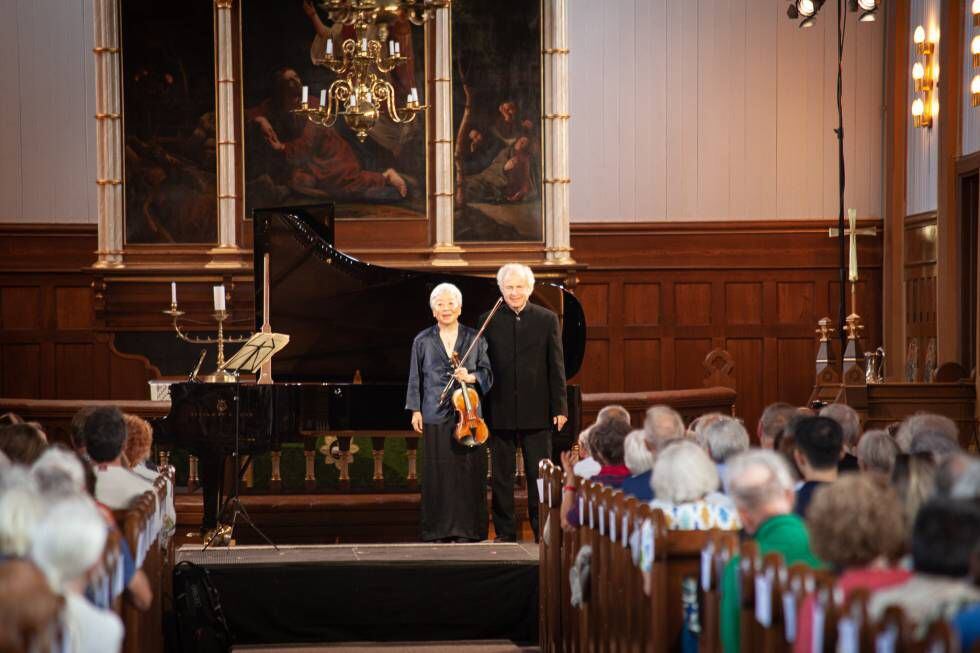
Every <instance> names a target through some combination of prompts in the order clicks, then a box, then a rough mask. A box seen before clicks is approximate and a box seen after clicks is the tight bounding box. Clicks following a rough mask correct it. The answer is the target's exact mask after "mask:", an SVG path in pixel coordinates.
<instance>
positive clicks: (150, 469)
mask: <svg viewBox="0 0 980 653" xmlns="http://www.w3.org/2000/svg"><path fill="white" fill-rule="evenodd" d="M123 423H125V424H126V442H125V444H123V457H124V460H125V462H126V463H127V466H128V467H129V469H131V470H133V472H135V473H136V474H137V475H139V476H142V477H143V478H145V479H146V480H148V481H149V482H151V483H152V482H153V481H155V480H157V476H158V475H159V472H158V471H157V469H156V465H154V464H153V461H152V460H150V453H151V451H152V450H153V428H152V427H151V426H150V424H149V422H147V421H146V420H145V419H143V418H142V417H139V416H137V415H129V414H128V413H124V414H123Z"/></svg>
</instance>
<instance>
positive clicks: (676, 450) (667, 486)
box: [650, 441, 741, 531]
mask: <svg viewBox="0 0 980 653" xmlns="http://www.w3.org/2000/svg"><path fill="white" fill-rule="evenodd" d="M651 482H652V483H653V493H654V496H655V497H656V498H655V499H654V500H653V501H651V502H650V507H652V508H659V509H660V510H662V511H663V513H664V517H666V519H667V526H668V527H669V528H671V529H674V530H683V531H691V530H708V529H710V528H721V529H724V530H736V529H738V528H741V523H740V522H739V519H738V514H737V513H736V512H735V506H734V504H733V503H732V501H731V499H729V498H728V497H726V496H725V495H724V494H721V493H719V492H718V483H719V481H718V470H717V469H716V468H715V464H714V462H712V460H711V459H710V458H708V454H706V453H705V452H704V449H702V448H701V447H699V446H698V445H696V444H694V443H693V442H691V441H681V442H672V443H671V444H669V445H667V446H666V447H664V449H663V450H662V451H660V452H659V453H658V454H657V462H656V463H654V465H653V479H652V481H651Z"/></svg>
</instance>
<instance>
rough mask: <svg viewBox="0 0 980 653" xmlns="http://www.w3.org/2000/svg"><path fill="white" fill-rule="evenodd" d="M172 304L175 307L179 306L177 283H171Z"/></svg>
mask: <svg viewBox="0 0 980 653" xmlns="http://www.w3.org/2000/svg"><path fill="white" fill-rule="evenodd" d="M170 303H171V304H173V305H174V306H176V305H177V282H176V281H171V282H170Z"/></svg>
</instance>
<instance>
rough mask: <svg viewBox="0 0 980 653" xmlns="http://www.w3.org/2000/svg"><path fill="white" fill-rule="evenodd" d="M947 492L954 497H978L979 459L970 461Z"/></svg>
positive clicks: (979, 482)
mask: <svg viewBox="0 0 980 653" xmlns="http://www.w3.org/2000/svg"><path fill="white" fill-rule="evenodd" d="M949 494H950V496H951V497H952V498H954V499H972V500H974V501H976V500H977V499H980V460H977V459H976V458H974V459H973V460H971V461H970V464H969V465H967V467H966V469H965V470H963V473H962V474H960V476H959V478H957V479H956V483H954V484H953V488H952V490H951V491H950V493H949Z"/></svg>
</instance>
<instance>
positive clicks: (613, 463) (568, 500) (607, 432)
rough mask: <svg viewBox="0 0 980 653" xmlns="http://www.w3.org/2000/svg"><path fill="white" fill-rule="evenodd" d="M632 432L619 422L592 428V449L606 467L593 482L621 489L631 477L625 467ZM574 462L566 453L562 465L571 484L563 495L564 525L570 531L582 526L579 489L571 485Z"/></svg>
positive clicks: (566, 478)
mask: <svg viewBox="0 0 980 653" xmlns="http://www.w3.org/2000/svg"><path fill="white" fill-rule="evenodd" d="M629 431H630V427H629V424H626V423H625V422H623V421H621V420H616V419H613V420H607V421H605V422H596V423H595V425H594V426H593V427H592V434H591V435H590V437H589V446H591V447H592V450H593V454H594V455H595V458H596V460H598V461H599V463H600V464H601V465H602V467H601V468H600V469H599V473H598V474H596V475H595V476H593V477H592V481H593V482H596V483H601V484H603V485H608V486H610V487H614V488H618V487H619V486H620V485H622V484H623V481H624V480H625V479H626V477H627V476H629V469H627V467H626V465H624V464H623V442H624V441H625V440H626V435H627V434H628V433H629ZM572 460H573V457H572V454H571V452H569V451H565V452H562V454H561V462H562V467H564V471H565V482H566V483H568V485H566V486H565V488H564V491H563V492H562V503H561V525H562V528H565V529H566V530H568V529H574V528H576V527H578V526H579V514H578V502H577V501H576V500H575V499H576V495H577V489H578V488H577V487H576V486H575V485H572V484H571V483H570V482H572V483H573V482H574V481H575V475H574V474H573V473H572Z"/></svg>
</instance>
